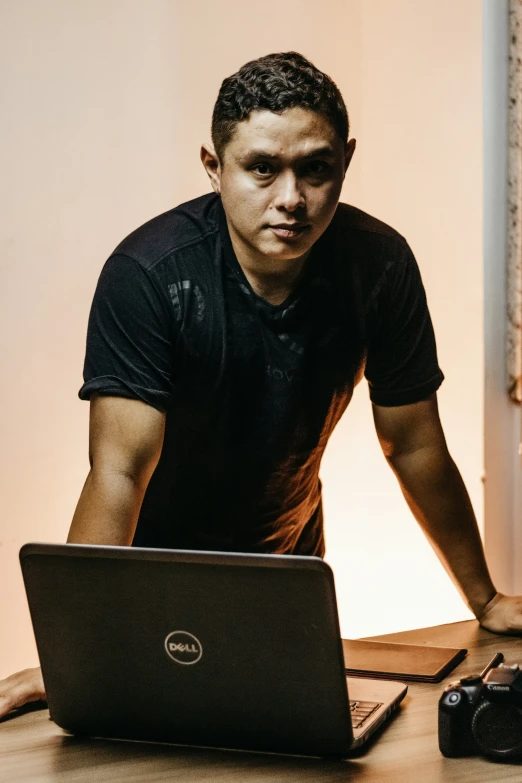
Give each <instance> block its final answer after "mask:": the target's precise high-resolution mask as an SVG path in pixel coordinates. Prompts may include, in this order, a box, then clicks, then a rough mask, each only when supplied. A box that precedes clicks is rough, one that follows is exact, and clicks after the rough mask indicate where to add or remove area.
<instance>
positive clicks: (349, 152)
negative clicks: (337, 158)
mask: <svg viewBox="0 0 522 783" xmlns="http://www.w3.org/2000/svg"><path fill="white" fill-rule="evenodd" d="M355 145H356V141H355V139H350V141H349V142H348V143H347V144H346V152H345V153H344V173H345V174H346V172H347V171H348V166H349V165H350V161H351V159H352V158H353V153H354V152H355Z"/></svg>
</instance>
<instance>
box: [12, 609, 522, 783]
mask: <svg viewBox="0 0 522 783" xmlns="http://www.w3.org/2000/svg"><path fill="white" fill-rule="evenodd" d="M373 638H374V639H377V640H386V641H397V642H405V643H410V644H426V645H430V644H432V645H440V646H447V647H467V648H468V650H469V654H468V656H467V658H466V659H465V660H464V661H463V662H462V663H461V664H460V665H459V666H458V668H457V669H456V670H455V671H454V672H453V673H452V674H451V675H450V676H449V678H448V679H447V681H452V680H455V679H460V678H461V677H464V676H466V675H468V674H476V673H478V672H479V671H480V670H481V669H482V668H483V667H484V666H485V665H486V663H487V662H488V661H489V659H490V658H491V657H492V656H493V654H494V653H495V652H498V651H500V652H503V653H504V654H505V656H506V663H521V664H522V639H518V638H515V637H508V636H495V635H493V634H490V633H488V632H487V631H483V630H482V629H481V628H479V626H478V623H477V622H475V621H471V620H470V621H468V622H462V623H453V624H451V625H442V626H437V627H435V628H425V629H421V630H416V631H406V632H404V633H397V634H388V635H386V636H377V637H373ZM447 681H444V682H443V683H439V684H437V685H425V684H416V683H410V685H409V691H408V695H407V696H406V699H405V700H404V702H403V705H402V708H401V710H400V711H399V714H398V715H397V717H396V718H395V719H394V720H393V721H392V722H391V723H390V724H389V725H388V726H387V727H386V728H385V729H384V731H383V732H382V733H381V734H380V736H379V737H378V738H377V739H376V740H375V741H373V742H372V743H371V744H370V746H369V747H368V748H367V749H366V750H365V751H364V752H363V753H361V755H359V756H357V757H354V758H351V759H350V760H348V761H340V762H331V761H322V760H314V759H305V758H290V757H284V756H275V755H270V754H255V753H241V752H234V751H220V750H202V749H193V748H184V747H175V746H162V745H150V744H148V745H146V744H140V743H130V742H117V741H106V740H85V739H77V738H74V737H71V736H68V735H67V734H65V733H64V732H63V731H62V730H61V729H59V728H58V727H57V726H56V725H55V724H54V723H53V722H52V721H51V720H50V719H49V713H48V711H47V710H46V709H40V710H35V711H30V712H27V713H25V714H23V715H12V714H11V715H10V716H7V718H6V719H4V721H1V722H0V781H1V783H22V782H23V783H44V781H45V782H46V783H47V782H50V781H53V783H54V782H55V781H60V782H62V781H63V783H84V781H85V783H87V781H89V783H98V781H100V783H101V782H102V781H103V783H109V781H110V783H120V781H121V782H122V783H152V781H167V780H169V781H170V780H172V781H174V780H175V781H180V782H181V781H182V782H183V783H193V782H194V781H202V782H203V781H204V782H205V783H207V782H210V781H223V782H228V781H231V783H233V782H234V781H238V782H239V781H241V782H242V783H250V781H266V782H267V783H268V781H270V782H272V781H273V782H274V783H287V782H288V783H290V781H304V782H305V781H310V782H312V781H313V783H330V782H332V783H333V782H334V781H335V782H337V781H357V783H359V781H360V782H361V783H367V782H368V781H372V782H373V781H379V783H424V781H427V782H428V783H451V782H452V781H462V782H463V783H464V782H466V783H492V781H513V783H515V781H516V783H520V781H522V764H518V763H517V764H514V763H513V764H497V763H494V762H491V761H488V760H486V759H484V758H480V757H477V758H463V759H446V758H444V757H443V756H442V755H441V753H440V751H439V749H438V741H437V704H438V700H439V696H440V694H441V692H442V689H443V687H444V684H445V682H447Z"/></svg>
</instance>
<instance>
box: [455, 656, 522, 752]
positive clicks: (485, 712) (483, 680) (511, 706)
mask: <svg viewBox="0 0 522 783" xmlns="http://www.w3.org/2000/svg"><path fill="white" fill-rule="evenodd" d="M439 748H440V751H441V753H442V754H443V755H444V756H449V757H450V758H451V757H458V756H474V755H477V754H482V755H484V756H489V757H490V758H494V759H497V760H501V759H514V758H522V671H521V670H520V668H519V666H518V665H517V664H515V665H514V666H505V665H503V664H501V665H500V666H498V667H495V668H493V669H490V670H489V671H488V673H487V674H486V675H485V676H481V675H479V676H477V677H464V678H463V679H462V680H460V681H459V682H453V683H451V684H450V685H448V687H447V688H446V689H445V690H444V693H443V694H442V696H441V698H440V700H439Z"/></svg>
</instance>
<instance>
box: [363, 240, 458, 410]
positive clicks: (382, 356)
mask: <svg viewBox="0 0 522 783" xmlns="http://www.w3.org/2000/svg"><path fill="white" fill-rule="evenodd" d="M401 245H402V242H401ZM377 288H378V289H379V290H378V291H376V292H375V295H374V297H373V301H371V302H370V305H371V307H370V313H371V318H370V320H371V322H372V323H371V327H370V330H369V341H368V354H367V359H366V369H365V376H366V379H367V380H368V385H369V390H370V399H371V401H372V402H373V403H375V404H376V405H383V406H396V405H409V404H411V403H414V402H419V401H420V400H424V399H426V398H427V397H429V396H430V395H431V394H433V393H434V392H435V391H437V389H438V388H439V386H440V385H441V383H442V381H443V380H444V375H443V373H442V371H441V369H440V367H439V363H438V359H437V348H436V343H435V334H434V331H433V325H432V322H431V317H430V313H429V310H428V305H427V301H426V293H425V290H424V286H423V284H422V280H421V275H420V271H419V267H418V265H417V262H416V260H415V257H414V255H413V253H412V251H411V250H410V248H409V246H408V245H407V243H406V242H404V247H403V250H401V252H400V253H399V255H398V256H397V257H396V259H395V260H394V261H393V262H391V263H390V264H389V266H388V268H387V270H386V272H385V273H384V275H383V278H382V280H381V281H379V283H378V284H377Z"/></svg>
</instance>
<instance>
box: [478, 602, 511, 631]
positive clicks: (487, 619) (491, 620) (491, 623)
mask: <svg viewBox="0 0 522 783" xmlns="http://www.w3.org/2000/svg"><path fill="white" fill-rule="evenodd" d="M478 619H479V622H480V624H481V626H482V627H483V628H486V630H488V631H492V632H493V633H505V634H512V635H515V636H518V635H520V634H522V596H517V595H502V593H497V594H496V596H495V597H494V598H493V599H492V600H491V601H490V602H489V603H488V604H487V606H486V607H485V611H484V613H483V614H482V615H481V616H480V617H479V618H478Z"/></svg>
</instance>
